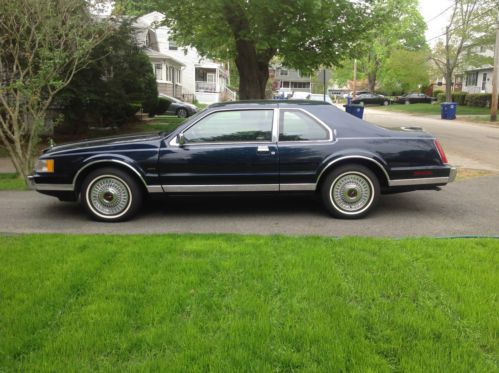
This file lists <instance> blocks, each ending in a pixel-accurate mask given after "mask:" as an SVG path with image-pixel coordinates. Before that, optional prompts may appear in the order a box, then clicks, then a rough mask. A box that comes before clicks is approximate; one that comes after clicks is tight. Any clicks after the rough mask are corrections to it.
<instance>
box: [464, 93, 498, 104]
mask: <svg viewBox="0 0 499 373" xmlns="http://www.w3.org/2000/svg"><path fill="white" fill-rule="evenodd" d="M491 102H492V95H491V94H490V93H470V94H468V95H466V99H465V103H466V105H468V106H475V107H488V108H490V104H491Z"/></svg>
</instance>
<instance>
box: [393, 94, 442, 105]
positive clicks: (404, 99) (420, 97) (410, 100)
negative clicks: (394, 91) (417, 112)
mask: <svg viewBox="0 0 499 373" xmlns="http://www.w3.org/2000/svg"><path fill="white" fill-rule="evenodd" d="M436 100H437V99H436V98H435V97H431V96H427V95H425V94H424V93H409V94H407V95H404V96H400V97H397V100H395V102H396V103H397V104H406V105H409V104H419V103H426V104H431V103H432V102H433V101H436Z"/></svg>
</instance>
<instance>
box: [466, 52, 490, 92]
mask: <svg viewBox="0 0 499 373" xmlns="http://www.w3.org/2000/svg"><path fill="white" fill-rule="evenodd" d="M472 52H473V53H476V54H479V55H481V56H483V57H490V58H492V59H493V58H494V51H493V48H487V47H484V46H479V47H476V48H475V49H474V50H472ZM492 72H493V66H492V65H490V64H486V65H482V66H478V67H469V68H467V69H465V70H464V83H463V91H464V92H468V93H492Z"/></svg>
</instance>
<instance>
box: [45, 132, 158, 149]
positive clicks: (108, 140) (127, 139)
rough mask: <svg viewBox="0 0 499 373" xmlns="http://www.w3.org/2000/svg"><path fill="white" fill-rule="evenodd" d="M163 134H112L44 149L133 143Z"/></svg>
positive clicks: (149, 139)
mask: <svg viewBox="0 0 499 373" xmlns="http://www.w3.org/2000/svg"><path fill="white" fill-rule="evenodd" d="M160 139H161V136H160V135H159V134H157V133H148V134H141V135H122V136H112V137H102V138H98V139H92V140H82V141H78V142H73V143H68V144H62V145H57V146H53V147H50V148H47V149H45V150H44V151H43V153H44V154H49V153H56V152H60V151H68V150H77V149H86V148H93V147H97V146H98V147H101V146H121V145H131V144H133V143H142V142H151V141H155V140H160Z"/></svg>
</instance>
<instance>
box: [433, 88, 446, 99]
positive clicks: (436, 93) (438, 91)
mask: <svg viewBox="0 0 499 373" xmlns="http://www.w3.org/2000/svg"><path fill="white" fill-rule="evenodd" d="M440 93H444V91H442V90H441V89H435V90H434V91H433V93H432V96H433V97H435V98H438V95H439V94H440Z"/></svg>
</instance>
